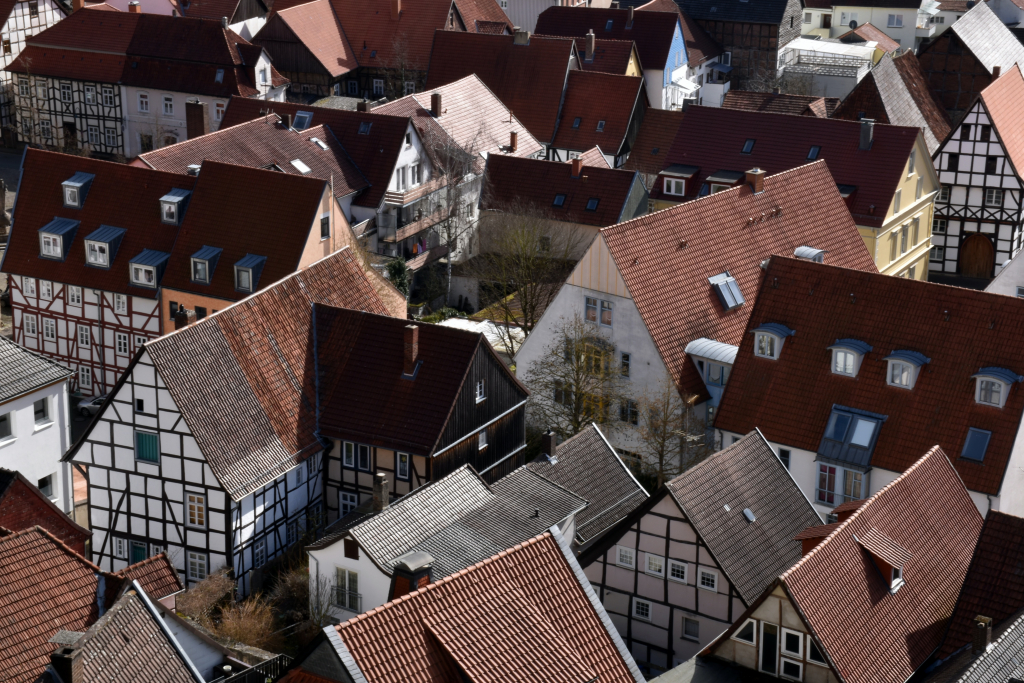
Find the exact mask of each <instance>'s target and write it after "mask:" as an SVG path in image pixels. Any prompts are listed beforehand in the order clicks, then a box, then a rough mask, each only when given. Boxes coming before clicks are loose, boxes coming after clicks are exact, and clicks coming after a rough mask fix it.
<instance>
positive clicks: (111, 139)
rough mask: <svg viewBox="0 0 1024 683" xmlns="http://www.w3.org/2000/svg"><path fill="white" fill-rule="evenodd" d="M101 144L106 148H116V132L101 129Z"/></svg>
mask: <svg viewBox="0 0 1024 683" xmlns="http://www.w3.org/2000/svg"><path fill="white" fill-rule="evenodd" d="M103 144H105V145H106V146H107V147H116V146H117V130H116V129H114V128H104V129H103Z"/></svg>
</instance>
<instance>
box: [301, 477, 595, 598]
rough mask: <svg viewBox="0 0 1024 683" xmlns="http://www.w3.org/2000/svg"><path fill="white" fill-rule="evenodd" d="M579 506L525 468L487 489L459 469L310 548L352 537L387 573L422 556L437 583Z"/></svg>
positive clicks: (574, 497)
mask: <svg viewBox="0 0 1024 683" xmlns="http://www.w3.org/2000/svg"><path fill="white" fill-rule="evenodd" d="M586 505H587V501H586V500H584V499H583V498H580V497H579V496H577V495H575V494H574V493H572V492H571V491H568V490H566V489H565V488H562V487H561V486H558V485H557V484H555V483H554V482H551V481H548V480H547V479H545V478H544V477H541V476H539V475H537V474H535V473H534V472H532V471H530V470H529V469H528V468H527V467H525V466H524V467H520V468H519V469H517V470H515V471H514V472H512V473H511V474H509V475H507V476H506V477H504V478H502V479H500V480H498V481H497V482H495V483H494V484H492V485H490V486H488V485H487V483H486V482H484V480H483V479H481V478H480V476H479V475H478V474H477V473H476V471H474V470H473V468H472V467H470V466H469V465H463V466H462V467H460V468H459V469H457V470H455V471H454V472H452V473H451V474H449V475H448V476H446V477H444V478H442V479H439V480H437V481H436V482H433V483H431V484H428V485H427V486H424V487H421V488H420V489H417V490H416V491H413V492H412V493H410V494H409V495H407V496H404V497H403V498H401V499H399V500H398V501H397V502H395V503H394V504H393V505H390V506H389V507H387V508H386V509H385V510H383V511H382V512H379V513H377V514H376V515H374V516H372V517H370V518H368V519H366V520H364V521H362V522H361V523H359V524H356V525H355V526H353V527H351V528H350V529H349V530H348V531H347V533H337V530H336V529H328V532H329V536H328V537H325V538H324V539H323V540H321V541H320V542H318V543H316V544H315V545H313V546H311V548H312V549H318V548H323V547H326V546H328V545H331V544H333V543H336V542H337V541H338V540H340V539H341V538H343V537H345V536H346V535H347V536H351V537H352V538H354V539H355V540H356V541H357V542H358V543H359V545H360V547H361V548H362V549H363V550H364V552H366V554H368V555H369V556H370V557H371V559H372V560H373V561H374V562H375V563H376V564H377V565H378V566H379V567H381V568H383V569H385V570H386V571H390V570H391V568H392V567H393V566H394V565H395V560H396V558H398V557H401V556H402V555H405V554H406V553H410V552H414V551H424V552H427V553H430V555H431V556H433V558H434V565H433V578H434V580H438V579H441V578H443V577H445V576H448V575H450V574H453V573H455V572H457V571H459V570H460V569H465V568H466V567H469V566H471V565H474V564H476V563H477V562H482V561H483V560H486V559H487V558H489V557H492V556H494V555H496V554H498V553H499V552H501V551H503V550H507V549H509V548H511V547H512V546H514V545H517V544H519V543H523V542H525V541H527V540H529V539H531V538H533V537H534V536H537V535H538V534H541V533H543V532H544V531H546V530H547V529H549V528H550V527H551V526H552V525H553V524H558V523H559V522H561V521H562V520H564V519H565V518H566V517H568V516H569V515H572V514H573V513H576V512H579V511H580V510H582V509H584V508H585V507H586ZM534 514H537V516H536V517H535V516H534ZM339 521H343V520H339Z"/></svg>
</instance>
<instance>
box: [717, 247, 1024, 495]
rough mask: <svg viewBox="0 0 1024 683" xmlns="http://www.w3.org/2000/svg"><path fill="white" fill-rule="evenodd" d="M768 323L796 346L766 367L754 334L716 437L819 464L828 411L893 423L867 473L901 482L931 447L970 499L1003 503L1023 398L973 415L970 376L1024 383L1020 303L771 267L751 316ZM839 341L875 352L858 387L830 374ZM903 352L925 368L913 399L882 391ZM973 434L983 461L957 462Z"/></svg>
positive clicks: (1012, 396)
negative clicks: (980, 434)
mask: <svg viewBox="0 0 1024 683" xmlns="http://www.w3.org/2000/svg"><path fill="white" fill-rule="evenodd" d="M777 253H778V252H777ZM830 257H831V253H829V254H828V255H826V260H828V259H829V258H830ZM894 319H899V321H900V323H899V324H898V325H893V324H892V321H893V320H894ZM768 322H774V323H780V324H782V325H785V326H786V327H788V328H790V329H792V330H795V331H796V336H795V337H793V339H796V340H797V341H796V343H794V344H792V345H790V344H789V343H788V342H787V343H786V345H785V348H784V349H783V351H782V353H781V355H780V358H779V359H778V360H777V361H764V360H763V359H758V358H755V357H754V350H753V340H754V335H752V334H745V335H743V337H742V342H741V343H740V349H739V352H738V353H737V355H736V361H735V364H734V365H733V370H732V374H731V375H730V376H729V385H728V387H726V390H725V394H724V395H723V397H722V402H721V405H720V406H719V410H718V415H717V416H716V417H715V426H716V427H718V428H720V429H725V430H728V431H732V432H736V433H740V434H743V433H745V432H746V431H748V430H750V429H753V428H754V427H755V426H756V427H757V428H759V429H760V430H761V431H762V432H764V434H765V436H766V437H767V438H768V439H770V440H771V441H772V442H773V443H781V444H785V445H789V446H793V447H796V448H802V449H806V450H808V451H811V452H812V453H814V452H817V450H818V447H819V445H820V444H821V440H822V435H823V434H824V433H825V426H826V422H827V421H828V419H829V416H830V415H831V412H832V407H833V405H839V406H845V407H849V408H853V409H858V410H867V411H870V412H872V413H875V414H879V415H887V416H888V419H887V420H886V421H885V422H884V423H883V424H882V425H881V427H880V428H879V432H878V440H877V443H876V445H875V448H874V452H873V454H872V455H871V459H870V465H871V466H872V467H879V468H882V469H886V470H890V471H892V472H903V471H904V470H906V469H907V468H908V467H910V466H911V465H912V464H913V462H914V460H913V458H914V455H913V454H914V453H919V452H921V451H923V450H925V449H927V448H930V447H931V446H929V445H928V444H932V445H934V444H936V443H937V444H939V445H940V446H942V448H943V449H945V451H946V452H947V453H949V454H950V456H951V457H952V458H953V463H954V465H955V466H956V469H957V471H958V472H959V473H960V477H961V478H962V479H963V481H964V484H965V485H966V486H967V488H969V489H971V490H972V491H980V492H982V493H988V494H992V495H996V494H998V493H999V491H1000V488H1001V487H1002V484H1003V473H1004V471H1005V470H1006V465H1007V462H1008V460H1009V457H1010V452H1011V450H1012V449H1013V444H1014V442H1015V440H1016V439H1017V433H1018V429H1019V426H1020V422H1021V415H1022V413H1024V391H1021V389H1020V388H1019V387H1014V388H1012V389H1010V390H1009V394H1008V396H1007V398H1006V404H1005V406H1004V407H1003V408H1002V409H997V408H993V407H990V406H984V405H980V404H978V403H977V402H976V401H975V400H974V386H975V380H973V379H972V376H973V375H974V374H975V373H977V372H978V371H979V370H981V369H982V368H986V367H998V368H1006V369H1008V370H1010V371H1013V372H1015V373H1021V374H1024V363H1022V361H1021V357H1020V354H1019V353H1018V352H1017V341H1016V340H1018V339H1020V338H1021V337H1022V336H1024V300H1021V299H1016V298H1013V297H1007V296H1002V295H998V294H990V293H987V292H979V291H975V290H971V289H962V288H959V287H947V286H944V285H937V284H932V283H928V282H922V281H920V280H909V279H903V278H895V277H889V276H883V275H879V274H877V273H875V272H869V271H866V270H864V271H856V270H848V269H846V268H840V267H836V266H835V265H822V264H817V263H811V262H808V261H801V260H798V259H793V258H782V257H778V258H773V259H772V261H771V264H770V265H769V267H768V269H767V272H766V273H765V276H764V281H763V283H762V286H761V290H760V292H759V293H758V295H757V302H756V303H755V305H754V310H753V312H752V314H751V316H750V327H756V326H759V325H762V324H764V323H768ZM837 339H856V340H858V341H861V342H863V343H865V344H868V345H869V346H871V347H873V350H872V351H869V352H868V353H866V354H865V355H864V358H863V361H862V364H861V366H860V369H859V371H858V373H857V377H856V379H850V378H847V377H842V376H840V375H835V374H833V373H832V372H831V369H830V365H829V362H828V355H827V354H828V352H827V349H828V347H830V346H832V345H833V344H834V343H835V342H836V340H837ZM904 349H905V350H911V351H914V352H917V353H920V354H923V355H924V357H926V358H927V359H929V360H928V362H927V363H926V364H925V365H924V366H923V367H922V369H921V371H920V376H919V377H918V379H917V382H916V384H915V385H914V387H913V389H911V390H907V389H903V388H897V387H891V386H889V385H888V384H887V382H886V372H887V366H888V364H887V362H886V360H885V358H886V357H887V356H888V355H889V354H890V353H892V352H893V351H896V350H904ZM795 415H799V418H798V419H794V416H795ZM971 428H977V429H982V430H987V431H990V432H991V434H992V436H991V440H990V441H989V443H988V448H987V451H986V452H985V453H984V459H983V461H981V462H978V461H973V460H967V459H964V458H962V457H960V455H961V453H962V452H963V447H964V443H965V441H966V439H967V435H968V430H969V429H971Z"/></svg>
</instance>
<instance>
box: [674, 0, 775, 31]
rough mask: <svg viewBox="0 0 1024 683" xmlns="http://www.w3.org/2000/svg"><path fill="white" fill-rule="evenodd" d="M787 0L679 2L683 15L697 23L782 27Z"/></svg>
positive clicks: (680, 0)
mask: <svg viewBox="0 0 1024 683" xmlns="http://www.w3.org/2000/svg"><path fill="white" fill-rule="evenodd" d="M787 4H788V3H787V0H767V1H766V2H755V3H749V4H748V3H747V0H679V7H680V9H681V10H682V11H683V14H687V15H689V16H691V17H693V18H694V19H696V20H698V21H735V22H738V23H746V24H775V25H779V26H781V25H782V20H783V19H784V18H785V17H784V15H785V13H786V5H787Z"/></svg>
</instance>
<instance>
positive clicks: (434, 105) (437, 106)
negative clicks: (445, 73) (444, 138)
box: [430, 92, 441, 119]
mask: <svg viewBox="0 0 1024 683" xmlns="http://www.w3.org/2000/svg"><path fill="white" fill-rule="evenodd" d="M430 115H431V116H433V117H434V118H435V119H436V118H437V117H438V116H440V115H441V93H439V92H436V93H433V94H432V95H431V96H430Z"/></svg>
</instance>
